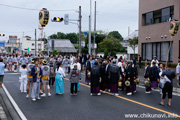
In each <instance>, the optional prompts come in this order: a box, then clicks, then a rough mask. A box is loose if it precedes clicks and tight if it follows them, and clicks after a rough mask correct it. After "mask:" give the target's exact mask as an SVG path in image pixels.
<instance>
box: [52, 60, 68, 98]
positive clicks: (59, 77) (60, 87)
mask: <svg viewBox="0 0 180 120" xmlns="http://www.w3.org/2000/svg"><path fill="white" fill-rule="evenodd" d="M55 73H56V78H55V79H56V83H55V93H56V94H58V95H61V94H63V93H64V77H65V76H66V74H65V72H64V70H63V68H62V67H61V62H58V63H57V68H56V72H55Z"/></svg>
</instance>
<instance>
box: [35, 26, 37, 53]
mask: <svg viewBox="0 0 180 120" xmlns="http://www.w3.org/2000/svg"><path fill="white" fill-rule="evenodd" d="M36 49H37V48H36V29H35V56H36V55H37V53H36Z"/></svg>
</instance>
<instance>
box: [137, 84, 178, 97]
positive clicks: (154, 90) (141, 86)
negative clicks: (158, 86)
mask: <svg viewBox="0 0 180 120" xmlns="http://www.w3.org/2000/svg"><path fill="white" fill-rule="evenodd" d="M137 87H139V88H144V89H145V87H143V86H140V85H139V86H137ZM153 91H156V92H159V90H155V89H153ZM173 95H175V96H179V97H180V95H179V94H177V93H173Z"/></svg>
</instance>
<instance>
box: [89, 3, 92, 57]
mask: <svg viewBox="0 0 180 120" xmlns="http://www.w3.org/2000/svg"><path fill="white" fill-rule="evenodd" d="M91 7H92V2H91V0H90V16H89V55H91V16H92V15H91V14H92V13H91Z"/></svg>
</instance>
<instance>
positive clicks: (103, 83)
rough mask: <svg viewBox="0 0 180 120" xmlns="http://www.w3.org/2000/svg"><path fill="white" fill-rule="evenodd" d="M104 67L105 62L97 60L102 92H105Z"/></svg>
mask: <svg viewBox="0 0 180 120" xmlns="http://www.w3.org/2000/svg"><path fill="white" fill-rule="evenodd" d="M105 68H106V65H105V63H102V62H101V61H100V62H99V71H100V79H101V83H100V89H101V90H102V93H105V92H104V91H105Z"/></svg>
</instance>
